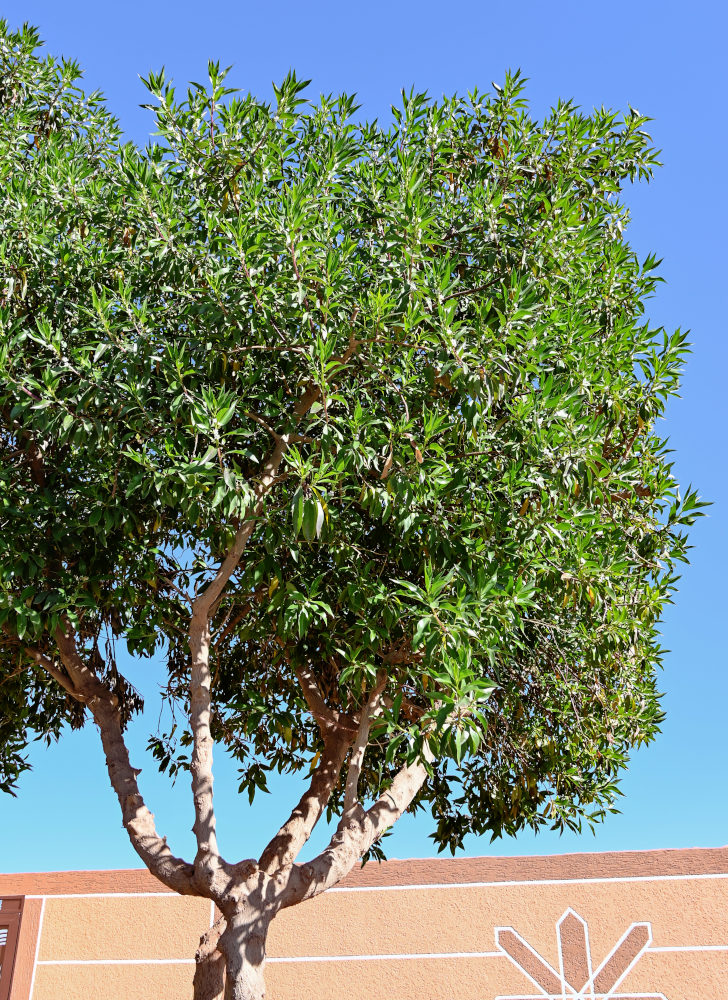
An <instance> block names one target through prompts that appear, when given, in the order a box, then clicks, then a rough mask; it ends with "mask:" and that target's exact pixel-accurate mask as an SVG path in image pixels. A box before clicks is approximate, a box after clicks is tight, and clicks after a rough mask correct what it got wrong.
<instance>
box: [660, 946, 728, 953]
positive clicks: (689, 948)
mask: <svg viewBox="0 0 728 1000" xmlns="http://www.w3.org/2000/svg"><path fill="white" fill-rule="evenodd" d="M645 951H646V952H652V951H654V952H658V953H659V952H661V951H728V944H686V945H680V946H676V947H672V946H668V947H660V948H646V949H645Z"/></svg>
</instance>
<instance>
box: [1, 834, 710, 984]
mask: <svg viewBox="0 0 728 1000" xmlns="http://www.w3.org/2000/svg"><path fill="white" fill-rule="evenodd" d="M727 879H728V848H721V849H715V850H693V851H655V852H634V853H628V854H601V855H599V854H593V855H562V856H559V857H551V858H513V859H507V858H501V859H485V858H482V859H458V860H440V859H438V860H433V861H408V862H403V861H391V862H387V863H385V864H383V865H369V866H367V867H366V868H365V869H363V870H362V871H360V872H357V873H355V874H354V875H352V876H351V877H350V878H349V879H347V881H346V882H345V883H344V884H343V885H342V886H340V887H339V888H337V889H334V890H331V891H330V892H328V893H326V894H325V895H324V896H322V897H319V898H318V899H315V900H313V901H311V902H308V903H305V904H302V905H301V906H299V907H295V908H293V909H291V910H286V911H284V912H283V913H282V914H280V915H279V917H278V918H277V919H276V921H274V924H273V926H272V929H271V933H270V937H269V941H268V962H267V966H266V978H267V983H268V991H269V996H270V998H271V1000H294V998H295V1000H308V998H311V1000H313V998H316V1000H342V998H346V1000H364V998H365V997H366V1000H377V998H379V1000H455V998H457V1000H495V998H501V997H503V998H508V1000H511V998H514V1000H523V998H529V997H533V998H541V1000H543V998H550V1000H564V998H570V1000H605V998H607V997H610V998H613V1000H627V998H630V1000H633V998H640V1000H642V998H645V1000H646V998H650V1000H659V998H660V997H664V998H666V1000H725V998H726V997H727V996H728V906H726V904H727V903H728V895H727V893H728V881H726V880H727ZM3 895H5V896H9V895H16V896H17V895H22V896H24V897H25V900H24V911H23V919H22V924H21V933H20V942H19V948H18V956H17V959H16V969H15V974H14V979H13V986H12V992H11V1000H58V998H60V997H63V998H67V1000H89V998H94V1000H107V998H108V1000H112V998H113V1000H188V998H190V997H191V995H192V994H191V982H192V975H193V969H194V966H193V962H192V956H193V955H194V951H195V948H196V946H197V942H198V940H199V936H200V934H201V933H202V932H203V931H204V929H205V928H206V927H207V926H209V924H210V922H211V919H212V916H213V914H212V909H211V905H210V903H209V902H208V901H205V900H199V899H191V898H183V897H179V896H175V895H173V894H170V893H168V892H165V891H164V889H163V887H161V886H160V885H159V884H158V883H157V882H155V880H154V879H153V878H152V877H151V876H149V875H148V874H147V873H146V872H137V871H134V872H83V873H55V874H49V875H0V896H3Z"/></svg>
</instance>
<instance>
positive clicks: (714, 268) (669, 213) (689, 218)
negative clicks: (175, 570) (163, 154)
mask: <svg viewBox="0 0 728 1000" xmlns="http://www.w3.org/2000/svg"><path fill="white" fill-rule="evenodd" d="M726 10H728V8H726V7H725V5H724V4H723V3H719V2H717V0H693V2H692V3H685V2H681V3H677V2H672V0H663V2H656V0H632V2H629V3H627V2H624V0H613V2H611V3H609V4H606V3H602V4H597V3H593V4H592V3H586V2H584V0H578V2H574V0H571V2H563V0H561V2H557V3H552V4H547V3H535V2H533V0H521V2H520V3H517V4H514V3H504V2H502V0H501V2H498V3H491V2H490V0H479V2H478V0H460V2H459V3H457V4H454V3H451V4H446V3H434V2H432V0H388V2H383V0H367V3H361V4H356V3H342V2H341V0H338V2H322V0H307V2H306V3H302V2H297V3H294V2H291V0H278V2H276V3H275V4H266V3H263V2H258V3H251V2H249V0H238V2H232V0H218V2H208V3H206V4H200V3H197V4H192V3H190V2H188V0H176V2H174V3H172V2H170V0H151V2H150V0H147V2H145V3H142V2H141V0H125V2H124V3H123V4H121V3H113V4H102V3H99V2H98V0H94V2H91V0H65V2H62V3H59V2H58V0H23V2H18V0H4V2H2V4H1V5H0V14H1V15H2V16H3V17H5V18H7V19H8V20H9V21H10V23H11V24H13V25H16V24H19V23H21V22H22V21H25V20H28V21H30V22H31V23H33V24H36V25H38V26H39V27H40V29H41V33H42V36H43V38H44V39H45V40H46V43H47V48H48V50H49V51H51V52H53V53H54V54H56V55H61V54H63V55H66V56H69V57H74V58H76V59H78V60H79V61H80V62H81V64H82V66H83V67H84V69H85V80H86V86H87V87H88V88H89V89H94V88H99V89H101V90H103V91H104V92H105V94H106V95H107V97H108V100H109V104H110V106H111V109H112V111H113V112H114V113H115V114H116V115H117V116H118V117H119V118H120V120H121V123H122V126H123V127H124V128H125V130H126V131H127V133H128V136H129V138H131V139H134V140H136V141H139V142H143V141H144V139H145V136H146V135H147V132H148V129H149V127H150V120H149V115H148V112H144V111H142V110H141V109H140V108H139V107H138V105H139V104H140V103H141V102H142V101H144V100H145V91H144V89H143V87H142V85H141V83H140V82H139V79H138V74H140V73H141V74H142V75H146V73H147V71H148V70H149V69H158V68H160V67H161V66H162V65H164V66H165V67H166V69H167V74H168V76H170V75H171V76H173V77H174V78H175V80H176V81H177V82H178V83H180V84H182V83H185V82H186V81H187V80H189V79H198V80H200V79H203V78H204V75H205V68H206V65H207V60H208V59H210V58H211V59H215V60H219V61H220V62H221V63H222V64H223V65H228V64H230V63H232V64H233V65H234V68H233V71H232V73H231V77H230V81H231V85H234V86H238V87H240V88H241V89H243V90H250V91H252V92H254V93H256V94H257V95H259V96H263V97H268V96H270V95H271V93H272V91H271V81H272V80H275V81H279V80H281V79H282V78H283V77H284V76H285V74H286V72H287V71H288V69H289V68H290V67H293V68H295V69H296V71H297V73H298V75H299V76H300V77H306V78H308V77H310V78H312V80H313V83H312V90H313V91H314V93H317V92H319V91H323V92H329V91H341V90H346V91H349V92H352V91H355V92H357V93H358V95H359V98H360V100H361V102H362V105H363V107H362V110H361V112H360V114H361V115H362V116H366V117H370V118H371V117H375V116H379V117H382V118H385V117H386V116H387V114H388V109H389V105H390V104H391V103H392V102H393V101H396V100H397V96H398V93H399V90H400V88H401V87H403V86H404V87H407V88H409V86H410V85H414V86H415V87H416V88H417V89H418V90H428V91H429V92H430V93H432V94H434V95H439V94H441V93H442V92H446V93H452V92H454V91H461V92H462V91H465V90H466V89H469V88H472V87H473V86H476V85H477V86H478V87H480V88H481V89H484V88H487V87H488V86H489V85H490V82H491V81H492V80H495V81H496V82H497V81H499V80H501V79H502V77H503V74H504V72H505V70H506V69H508V68H511V69H515V68H518V67H520V68H521V69H522V71H523V73H524V74H525V75H526V76H527V77H529V78H530V81H531V82H530V85H529V91H528V93H529V96H530V99H531V104H532V108H533V110H534V112H535V113H537V114H539V115H540V114H543V113H544V112H545V111H546V109H547V108H548V107H549V106H550V105H551V104H552V103H554V102H555V101H556V100H557V99H558V98H559V97H573V98H574V99H575V100H576V101H577V103H579V104H581V105H582V106H583V107H585V108H590V107H592V106H593V105H602V104H604V105H606V106H611V107H615V108H625V107H626V106H627V104H628V103H629V104H631V105H632V106H634V107H637V108H639V110H640V111H642V112H644V113H646V114H649V115H650V116H651V117H652V118H654V119H655V120H654V122H653V123H652V128H651V131H652V134H653V136H654V139H655V142H656V144H657V146H658V147H659V148H661V149H662V150H663V154H662V160H663V161H664V164H665V165H664V167H663V169H662V170H660V171H659V173H658V176H657V178H656V180H655V181H654V182H653V183H652V184H650V185H649V186H647V185H642V186H641V187H639V188H635V189H633V190H631V191H630V192H629V193H628V202H629V204H630V205H631V207H632V209H633V223H632V226H631V230H630V239H631V242H632V244H633V245H634V246H635V248H636V249H637V251H638V252H639V253H640V255H642V256H646V255H647V253H648V252H650V251H653V252H655V253H656V254H657V256H658V257H662V258H664V263H663V266H662V269H661V273H662V276H663V277H664V278H665V279H666V284H665V285H662V286H661V287H660V291H659V294H658V295H657V296H656V297H655V298H654V299H653V300H652V301H651V303H650V305H649V314H650V318H651V320H652V321H653V322H654V323H656V324H662V325H664V326H665V327H666V328H668V329H674V328H676V327H678V326H679V327H683V328H690V329H691V331H692V337H691V339H692V341H693V344H694V354H693V357H692V359H691V362H690V365H689V368H688V371H687V374H686V377H685V380H684V384H683V396H682V398H681V399H680V400H677V401H676V402H675V403H674V404H673V405H672V406H671V408H670V411H669V414H668V419H667V422H666V425H665V427H664V431H665V433H666V434H668V435H669V436H670V438H671V441H672V444H673V446H674V448H675V451H676V468H677V470H678V473H679V476H680V479H681V481H682V482H683V483H684V484H686V485H687V484H688V483H691V482H692V483H694V484H696V485H698V487H699V488H700V491H701V493H702V495H703V496H704V498H706V499H708V500H710V501H712V502H713V506H712V507H711V508H710V510H709V514H708V517H706V518H703V519H702V520H701V521H700V522H699V523H698V525H697V526H696V528H695V530H694V532H693V539H692V540H693V543H694V546H695V548H694V550H693V553H692V563H691V566H690V567H689V568H688V569H687V570H686V572H685V574H684V577H683V581H682V584H681V587H680V592H679V594H678V597H677V600H676V604H675V606H674V607H673V608H670V609H669V611H668V614H667V616H666V619H665V624H664V645H665V646H666V647H668V648H669V649H670V650H671V653H670V654H669V656H668V657H667V660H666V664H665V671H664V674H663V678H662V688H663V690H664V691H665V700H664V705H665V708H666V710H667V721H666V723H665V725H664V728H663V733H662V735H661V737H660V738H659V740H658V742H657V743H656V744H654V745H653V746H652V747H650V748H649V749H647V750H646V751H642V752H640V753H639V754H637V755H636V756H635V758H634V761H633V763H632V766H631V768H630V771H629V773H628V774H627V776H626V778H625V780H624V782H623V790H624V793H625V797H624V799H622V802H621V808H622V813H621V815H618V816H613V817H611V818H610V819H609V820H608V821H607V822H606V823H605V824H603V825H602V827H600V828H599V830H598V832H597V835H596V837H593V836H592V835H591V834H589V833H585V834H584V835H582V836H581V837H578V836H572V835H569V836H564V837H561V838H559V837H558V836H556V835H551V834H547V835H543V834H541V835H539V836H538V837H533V836H530V835H523V836H521V837H519V838H517V839H515V840H508V841H499V842H497V843H495V844H490V843H489V841H488V840H487V839H483V840H478V839H476V838H471V839H470V840H469V841H468V843H467V846H466V852H465V853H467V854H469V855H471V856H475V855H481V854H494V853H495V854H534V853H563V852H565V851H585V850H631V849H642V848H662V847H689V846H715V845H719V844H724V843H726V842H728V797H727V796H726V774H727V773H728V749H727V747H728V741H727V739H726V724H725V716H726V712H727V711H728V671H727V670H726V667H727V666H728V657H727V656H726V649H725V639H724V635H723V624H724V621H725V619H726V612H725V600H726V598H725V593H726V567H727V566H728V511H727V509H726V505H727V503H728V466H727V462H726V459H727V457H728V454H727V452H728V449H727V448H726V429H727V428H728V393H727V392H726V391H725V387H724V383H725V379H726V374H727V373H728V347H727V342H726V337H725V330H724V326H725V316H726V314H727V313H728V301H727V299H728V281H726V277H725V270H726V264H727V260H726V250H725V236H724V234H725V233H726V231H728V225H727V223H728V218H727V216H728V198H727V197H726V193H725V191H726V184H725V174H726V163H727V162H728V156H727V155H726V154H727V153H728V150H727V149H726V145H727V144H726V130H725V114H724V107H725V101H726V82H727V77H726V74H725V70H724V69H723V68H722V67H724V65H725V52H724V45H725V37H726V32H727V31H728V14H727V13H726ZM131 670H132V679H133V680H134V681H135V683H137V684H138V686H139V687H140V689H141V690H142V692H143V693H144V694H145V695H146V696H147V701H148V709H147V712H146V715H145V718H144V719H142V720H140V722H139V723H137V724H135V726H134V727H133V729H132V732H131V735H130V743H131V749H132V758H133V760H134V762H135V763H136V764H137V766H141V767H143V774H142V776H141V782H142V788H143V791H144V793H145V795H146V796H147V801H148V804H149V806H150V808H151V809H152V810H153V812H155V814H156V816H157V822H158V826H159V828H160V832H162V833H164V834H166V835H167V836H168V838H169V840H170V844H171V846H172V847H173V849H174V850H176V851H177V852H179V853H183V854H186V855H187V856H188V857H189V856H191V855H192V854H193V853H194V851H193V849H192V835H191V833H190V826H191V823H192V816H191V801H190V795H189V792H188V788H187V782H186V780H185V779H184V778H183V779H182V780H180V781H179V782H178V783H177V785H176V786H175V788H173V789H170V788H169V786H168V784H167V782H166V779H162V778H160V777H159V775H157V774H156V769H155V767H154V764H153V763H152V761H151V760H146V761H145V760H144V754H143V748H144V745H145V743H146V732H147V731H148V728H149V727H150V726H151V727H154V725H155V724H156V719H157V714H158V700H157V697H156V690H157V689H156V684H157V678H156V677H155V674H154V671H153V670H152V669H150V668H149V666H148V665H144V666H143V667H141V668H140V667H139V666H138V665H134V666H133V667H132V668H131ZM31 757H32V761H33V765H34V770H33V772H32V773H30V774H28V775H26V777H25V778H24V780H23V782H22V785H21V789H20V795H19V797H18V799H10V798H7V797H5V798H0V843H2V860H1V861H0V865H1V866H2V868H3V869H4V870H6V871H29V870H57V869H81V868H113V867H138V864H139V863H138V859H137V857H136V855H135V854H134V852H133V851H132V850H131V848H130V846H129V844H128V841H127V839H126V835H125V833H124V831H123V830H122V828H121V822H120V817H119V812H118V804H117V802H116V800H115V798H114V796H113V794H112V792H111V789H110V787H109V785H108V780H107V777H106V774H105V771H104V765H103V761H102V757H101V754H100V748H99V745H98V737H97V734H96V733H95V732H94V730H93V729H91V728H88V729H86V730H84V731H82V732H80V733H73V734H69V736H68V738H67V739H65V740H64V741H63V742H62V744H61V745H59V746H58V747H52V748H51V749H46V748H44V747H42V746H36V747H34V748H33V752H32V755H31ZM216 770H217V781H216V802H217V809H218V817H219V819H218V822H219V829H220V838H221V847H222V849H223V851H224V853H226V855H227V856H228V857H230V859H231V860H233V859H235V860H237V859H238V858H241V857H249V856H252V855H256V854H257V853H258V852H259V851H260V849H261V848H262V846H263V844H264V842H265V839H267V837H266V834H267V835H268V836H270V835H271V834H272V833H273V832H274V830H275V829H276V823H277V822H280V821H282V820H283V819H284V818H285V816H286V815H287V811H288V810H289V809H290V807H291V805H292V804H293V803H294V802H295V801H296V800H297V798H298V795H299V794H300V787H299V785H298V783H297V781H296V780H281V781H280V782H278V783H277V784H274V785H273V788H274V794H273V795H271V796H265V797H263V800H262V801H261V802H260V805H258V804H257V803H256V806H255V808H254V809H253V810H252V811H251V810H250V808H249V807H248V805H247V797H245V798H242V797H240V796H238V795H237V793H236V788H237V782H236V780H235V772H234V768H232V767H231V766H230V765H229V764H228V763H227V761H225V760H224V759H223V758H222V756H219V757H218V763H217V769H216ZM9 831H12V832H9ZM429 832H430V830H429V827H428V825H427V822H426V820H424V819H423V818H422V817H421V815H420V816H418V818H417V819H410V818H406V819H405V820H403V821H401V823H400V824H398V827H397V829H396V832H395V833H394V834H393V835H392V836H391V837H390V838H389V840H388V841H387V845H386V846H387V852H388V854H389V855H390V856H393V857H417V856H419V857H422V856H429V855H432V854H433V853H434V849H433V846H432V842H431V841H430V840H429V839H428V836H427V835H428V833H429ZM323 836H324V833H323V832H321V833H319V834H318V835H317V836H316V837H315V838H314V843H313V845H312V846H313V848H314V849H315V848H316V847H320V846H322V840H323Z"/></svg>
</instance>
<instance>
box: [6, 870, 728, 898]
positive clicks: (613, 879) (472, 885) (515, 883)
mask: <svg viewBox="0 0 728 1000" xmlns="http://www.w3.org/2000/svg"><path fill="white" fill-rule="evenodd" d="M726 878H728V872H718V873H711V874H699V875H620V876H604V877H601V876H595V877H593V878H544V879H511V880H509V881H502V882H421V883H412V884H411V885H352V886H336V887H334V888H333V889H327V890H326V895H327V896H328V895H329V894H330V893H334V892H409V891H412V890H423V889H498V888H517V887H519V886H524V885H595V884H597V885H598V884H604V883H609V884H614V883H616V884H620V883H628V882H689V881H704V880H705V879H726ZM150 896H161V897H165V898H168V899H178V898H179V894H178V893H176V892H58V893H45V894H43V893H38V894H30V893H29V894H28V895H26V897H25V898H26V899H110V898H117V899H129V898H137V897H138V898H139V899H143V898H145V897H150ZM184 898H192V897H184ZM195 898H198V897H195ZM199 898H202V897H199Z"/></svg>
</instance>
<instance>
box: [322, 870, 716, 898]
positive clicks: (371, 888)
mask: <svg viewBox="0 0 728 1000" xmlns="http://www.w3.org/2000/svg"><path fill="white" fill-rule="evenodd" d="M711 878H718V879H723V878H728V872H721V873H720V874H717V875H715V874H714V875H624V876H614V877H607V876H605V877H603V878H601V877H594V878H543V879H511V880H509V881H503V882H429V883H428V882H423V883H415V884H413V885H359V886H335V887H334V888H333V889H327V890H326V892H327V893H329V892H403V891H407V890H410V889H499V888H504V887H506V888H514V887H515V888H520V887H521V886H524V885H594V884H599V883H603V882H608V883H613V882H616V883H622V882H683V881H689V880H691V879H697V880H702V879H711Z"/></svg>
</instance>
